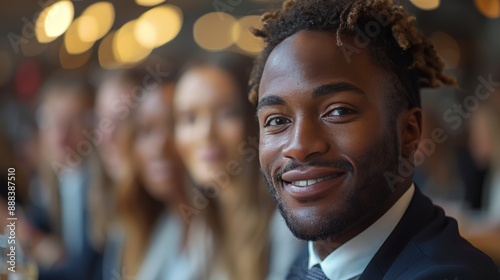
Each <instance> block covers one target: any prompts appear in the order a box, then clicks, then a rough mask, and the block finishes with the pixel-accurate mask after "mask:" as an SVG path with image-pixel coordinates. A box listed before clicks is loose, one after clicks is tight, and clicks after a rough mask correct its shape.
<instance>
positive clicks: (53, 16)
mask: <svg viewBox="0 0 500 280" xmlns="http://www.w3.org/2000/svg"><path fill="white" fill-rule="evenodd" d="M74 13H75V9H74V7H73V3H72V2H71V1H67V0H64V1H58V2H56V3H54V4H52V5H50V6H48V7H47V8H45V9H44V10H43V11H42V12H41V13H40V15H39V17H38V19H37V21H36V24H35V34H36V38H37V40H38V41H39V42H40V43H49V42H52V41H54V40H55V39H56V38H57V37H59V36H61V35H62V34H63V33H64V32H65V31H66V30H67V29H68V28H69V26H70V24H71V21H72V20H73V16H74Z"/></svg>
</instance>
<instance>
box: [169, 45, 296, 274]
mask: <svg viewBox="0 0 500 280" xmlns="http://www.w3.org/2000/svg"><path fill="white" fill-rule="evenodd" d="M251 69H252V60H251V59H250V58H247V57H244V56H242V55H238V54H233V53H219V54H212V55H210V56H207V57H206V58H203V59H200V60H197V61H195V62H193V63H191V64H189V65H188V66H187V67H186V69H185V71H184V73H183V75H182V76H181V79H180V81H179V84H178V88H177V90H176V94H175V110H176V131H175V136H176V146H177V147H178V150H179V153H180V154H181V157H182V159H183V161H184V163H185V165H186V167H187V169H188V171H189V173H190V175H191V177H192V179H193V181H194V182H195V183H196V185H197V186H198V189H195V190H193V192H194V193H195V197H198V200H199V201H203V200H205V199H207V197H208V198H209V199H210V200H207V201H208V206H206V208H205V207H203V206H204V205H200V203H199V201H198V203H196V202H195V201H193V205H192V207H193V209H196V211H194V210H193V211H192V212H193V214H194V215H196V217H197V218H200V217H201V218H202V219H203V221H204V222H203V225H202V226H199V225H198V228H200V229H199V230H197V232H202V231H203V230H202V229H203V228H205V231H206V234H207V236H206V238H207V239H208V240H209V243H207V244H211V245H207V244H205V245H206V246H205V248H204V250H205V251H204V253H205V257H206V259H205V263H206V267H205V268H204V270H205V274H204V276H203V277H205V278H206V279H217V280H219V279H238V280H246V279H248V280H259V279H283V278H284V277H285V273H286V272H287V269H288V266H289V265H290V264H291V261H292V260H293V258H294V257H295V255H296V252H297V251H296V250H298V249H299V245H300V243H299V242H298V241H296V239H295V238H294V237H293V236H292V234H291V233H290V232H289V231H288V229H287V228H286V225H285V224H284V222H283V220H282V218H281V216H279V214H276V212H275V207H274V204H273V202H272V201H271V198H270V195H269V194H268V192H267V191H266V189H265V187H264V184H263V182H262V180H261V179H260V176H259V165H258V153H257V147H258V144H257V139H258V137H257V124H256V121H255V117H254V116H255V110H254V108H253V106H252V105H251V104H250V102H249V101H248V99H247V84H248V77H249V74H250V72H251ZM200 191H201V193H200ZM200 196H201V197H200ZM198 214H199V215H198ZM195 224H196V223H195ZM193 227H194V226H193ZM287 250H289V251H287ZM201 279H203V278H201Z"/></svg>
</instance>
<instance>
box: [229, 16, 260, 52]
mask: <svg viewBox="0 0 500 280" xmlns="http://www.w3.org/2000/svg"><path fill="white" fill-rule="evenodd" d="M234 28H235V29H236V30H234V31H233V33H232V34H233V35H234V36H235V37H236V38H233V39H234V40H235V43H236V45H237V46H238V47H239V48H240V49H242V50H243V51H245V52H247V53H258V52H260V51H262V48H263V47H264V41H263V40H262V38H258V37H255V36H254V35H253V34H252V32H251V28H262V21H261V20H260V16H246V17H242V18H241V19H240V20H238V22H236V23H235V25H234Z"/></svg>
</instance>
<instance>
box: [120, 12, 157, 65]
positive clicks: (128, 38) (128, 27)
mask: <svg viewBox="0 0 500 280" xmlns="http://www.w3.org/2000/svg"><path fill="white" fill-rule="evenodd" d="M136 24H137V20H132V21H129V22H127V23H125V24H124V25H123V26H122V27H121V28H120V29H119V30H118V31H117V32H116V34H115V36H114V38H113V55H114V56H115V57H116V59H117V61H118V62H120V63H123V64H134V63H137V62H140V61H141V60H143V59H145V58H146V57H147V56H148V55H149V54H150V53H151V51H152V48H148V47H145V46H143V45H142V44H141V43H139V41H138V40H137V37H136V36H135V28H136Z"/></svg>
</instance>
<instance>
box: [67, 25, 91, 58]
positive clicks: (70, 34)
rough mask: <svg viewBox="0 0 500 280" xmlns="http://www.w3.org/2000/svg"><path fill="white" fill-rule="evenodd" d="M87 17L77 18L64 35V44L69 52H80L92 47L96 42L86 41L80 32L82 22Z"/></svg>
mask: <svg viewBox="0 0 500 280" xmlns="http://www.w3.org/2000/svg"><path fill="white" fill-rule="evenodd" d="M85 19H86V18H81V17H79V18H77V19H75V20H74V21H73V23H72V24H71V26H70V27H69V28H68V31H67V32H66V34H65V35H64V46H65V47H66V50H67V51H68V53H69V54H80V53H83V52H86V51H87V50H88V49H90V48H92V46H93V45H94V42H84V41H83V40H82V38H80V34H79V32H78V29H79V26H80V23H81V22H82V21H84V20H85Z"/></svg>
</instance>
